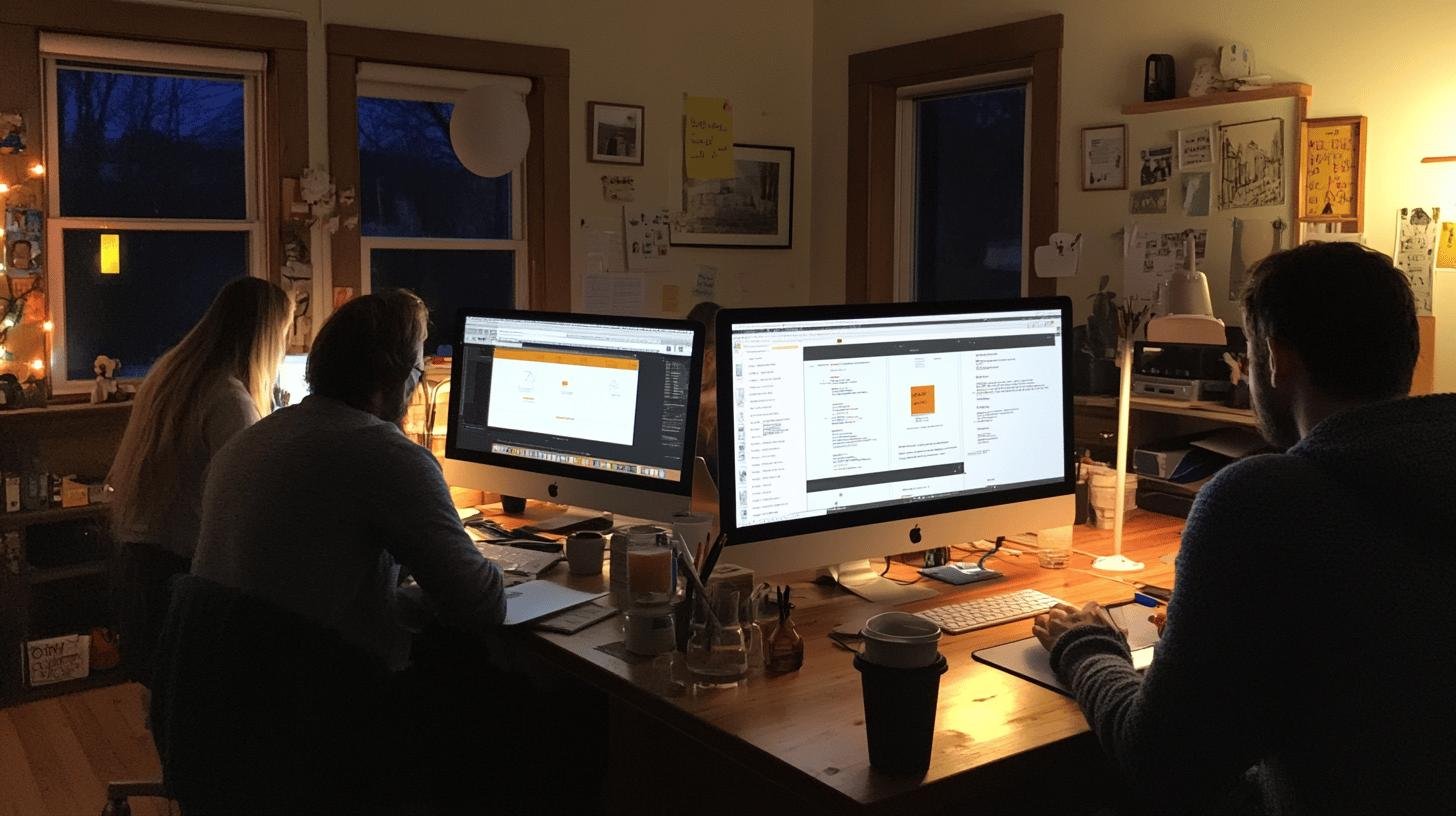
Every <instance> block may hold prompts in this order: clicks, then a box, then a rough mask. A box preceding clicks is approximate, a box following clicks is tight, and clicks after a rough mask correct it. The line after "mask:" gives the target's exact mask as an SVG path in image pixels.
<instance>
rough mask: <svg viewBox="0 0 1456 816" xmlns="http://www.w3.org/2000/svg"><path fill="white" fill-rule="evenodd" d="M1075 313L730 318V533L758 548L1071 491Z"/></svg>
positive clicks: (997, 308)
mask: <svg viewBox="0 0 1456 816" xmlns="http://www.w3.org/2000/svg"><path fill="white" fill-rule="evenodd" d="M1031 304H1037V305H1031ZM1067 311H1068V310H1067V308H1066V306H1065V301H1059V300H1052V299H1048V300H1041V301H1011V302H1006V303H999V304H992V305H988V306H978V305H966V304H950V305H947V304H924V305H915V304H911V305H903V306H888V307H845V308H834V309H826V310H815V311H806V310H799V309H786V310H758V311H748V312H725V313H723V314H722V315H720V316H719V318H718V326H719V339H718V343H719V348H720V349H724V348H725V345H726V348H727V352H728V353H727V354H726V355H724V354H723V353H722V352H721V351H720V356H719V367H720V368H719V374H720V376H719V405H720V408H719V411H720V416H723V417H729V418H730V419H729V420H728V421H729V422H731V433H723V431H726V430H729V429H728V428H723V429H722V430H720V439H721V440H722V448H721V452H720V456H721V461H722V462H725V463H731V465H728V466H726V467H725V466H723V465H720V470H727V469H728V468H731V472H729V473H727V476H726V478H725V479H724V480H723V484H724V491H725V493H727V494H729V495H724V496H723V497H722V498H723V513H724V516H725V518H724V524H725V528H726V529H729V530H730V532H731V533H732V534H733V535H734V536H735V540H738V541H753V540H762V539H764V538H769V537H779V536H782V535H788V534H798V533H803V532H812V531H816V530H827V529H838V528H842V527H846V526H850V525H854V524H860V523H866V522H869V521H883V520H886V519H894V518H909V517H912V516H916V515H928V514H932V513H938V512H950V511H954V510H962V509H966V508H970V507H977V506H986V505H989V504H999V503H1006V502H1011V501H1020V500H1023V499H1027V498H1035V497H1039V496H1045V495H1054V494H1056V493H1060V492H1069V486H1070V479H1071V456H1070V408H1069V402H1068V397H1067V389H1068V381H1067V374H1066V370H1065V369H1066V360H1067V349H1066V347H1065V346H1066V343H1065V340H1066V338H1065V336H1064V328H1065V326H1066V322H1067V320H1068V319H1069V317H1070V315H1069V314H1067ZM729 400H731V404H730V402H729ZM729 485H731V488H730V487H729ZM730 514H731V515H730Z"/></svg>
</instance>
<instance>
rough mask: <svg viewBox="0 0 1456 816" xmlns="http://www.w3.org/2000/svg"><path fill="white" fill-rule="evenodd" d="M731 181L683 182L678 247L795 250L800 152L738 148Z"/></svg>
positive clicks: (781, 148) (773, 147)
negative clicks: (796, 176) (796, 165)
mask: <svg viewBox="0 0 1456 816" xmlns="http://www.w3.org/2000/svg"><path fill="white" fill-rule="evenodd" d="M733 164H734V167H735V168H736V170H737V174H736V175H735V176H734V177H733V178H731V179H690V178H684V179H683V181H682V208H681V211H680V212H679V213H678V217H677V220H676V222H675V223H674V224H673V228H672V238H671V243H672V245H673V246H691V247H732V248H743V249H789V248H791V247H792V246H793V244H794V148H792V147H785V146H778V145H757V144H734V145H733Z"/></svg>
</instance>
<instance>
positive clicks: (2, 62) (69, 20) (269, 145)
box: [0, 0, 308, 283]
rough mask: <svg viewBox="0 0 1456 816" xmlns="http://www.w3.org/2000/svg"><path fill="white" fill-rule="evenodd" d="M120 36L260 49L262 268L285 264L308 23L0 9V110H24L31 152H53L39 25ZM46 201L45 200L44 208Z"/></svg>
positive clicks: (28, 3)
mask: <svg viewBox="0 0 1456 816" xmlns="http://www.w3.org/2000/svg"><path fill="white" fill-rule="evenodd" d="M41 31H54V32H62V33H67V34H84V35H88V36H93V37H121V38H128V39H135V40H145V41H147V42H156V43H178V44H183V45H200V46H208V47H212V48H234V49H244V50H249V51H261V52H263V53H264V54H265V56H266V58H267V60H266V61H267V68H266V70H265V72H264V75H263V77H262V90H263V128H262V132H261V134H260V135H261V136H262V138H263V163H262V166H261V167H259V168H258V172H259V174H260V176H261V178H262V180H263V193H262V196H263V199H262V201H261V202H260V206H259V209H258V216H259V218H260V220H261V221H262V222H263V235H264V242H265V245H264V257H265V258H267V259H269V261H270V263H269V264H268V270H267V275H268V278H269V279H270V280H272V281H274V282H275V283H276V282H278V281H279V270H280V269H281V267H282V264H283V241H282V235H281V229H280V226H281V218H282V212H281V210H282V202H281V196H282V193H281V190H282V184H283V181H282V180H283V179H284V178H285V177H296V176H299V175H301V174H302V173H303V171H304V168H306V167H308V54H307V49H308V28H307V25H306V24H305V23H304V21H302V20H291V19H284V18H279V17H266V16H261V15H255V14H234V13H230V12H223V11H208V10H203V9H189V8H178V7H175V6H156V5H149V4H144V3H125V2H118V0H19V2H12V3H6V4H5V5H4V7H3V9H0V76H3V77H5V81H4V82H0V110H7V111H19V112H20V113H21V115H22V116H24V117H25V125H26V140H27V142H28V147H29V150H30V152H31V153H33V154H36V155H41V156H44V157H45V159H44V160H45V161H46V162H47V163H52V162H53V161H54V157H53V156H52V155H50V153H49V150H48V148H49V146H48V145H46V144H45V128H44V127H43V123H42V120H41V82H42V79H41V65H40V32H41ZM48 204H49V202H43V206H45V207H46V208H47V209H48V206H47V205H48Z"/></svg>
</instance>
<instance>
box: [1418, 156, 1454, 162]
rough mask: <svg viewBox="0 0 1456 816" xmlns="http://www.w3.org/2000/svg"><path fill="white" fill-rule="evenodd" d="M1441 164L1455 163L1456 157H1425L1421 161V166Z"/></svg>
mask: <svg viewBox="0 0 1456 816" xmlns="http://www.w3.org/2000/svg"><path fill="white" fill-rule="evenodd" d="M1441 162H1456V156H1427V157H1425V158H1424V159H1421V164H1439V163H1441Z"/></svg>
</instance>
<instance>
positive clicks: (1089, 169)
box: [1082, 125, 1127, 190]
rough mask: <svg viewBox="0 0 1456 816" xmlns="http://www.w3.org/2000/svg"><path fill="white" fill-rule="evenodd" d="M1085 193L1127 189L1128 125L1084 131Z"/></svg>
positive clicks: (1106, 126)
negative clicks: (1087, 191)
mask: <svg viewBox="0 0 1456 816" xmlns="http://www.w3.org/2000/svg"><path fill="white" fill-rule="evenodd" d="M1082 189H1083V190H1126V189H1127V125H1100V126H1098V127H1087V128H1082Z"/></svg>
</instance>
